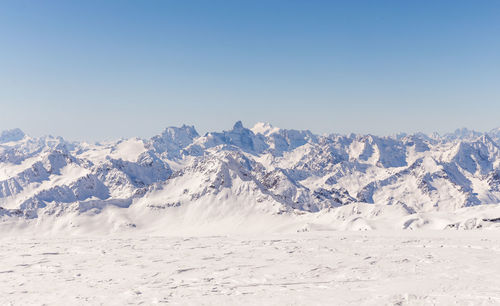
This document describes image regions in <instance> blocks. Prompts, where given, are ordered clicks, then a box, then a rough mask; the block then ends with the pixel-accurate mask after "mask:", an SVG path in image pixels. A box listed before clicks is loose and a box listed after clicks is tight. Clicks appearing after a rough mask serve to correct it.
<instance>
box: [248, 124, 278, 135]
mask: <svg viewBox="0 0 500 306" xmlns="http://www.w3.org/2000/svg"><path fill="white" fill-rule="evenodd" d="M251 130H252V132H254V134H262V135H264V136H269V135H271V134H275V133H278V132H279V130H280V129H279V128H277V127H274V126H272V125H271V124H270V123H268V122H257V123H256V124H255V125H254V126H253V127H252V128H251Z"/></svg>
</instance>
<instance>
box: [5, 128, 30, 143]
mask: <svg viewBox="0 0 500 306" xmlns="http://www.w3.org/2000/svg"><path fill="white" fill-rule="evenodd" d="M25 136H26V135H25V134H24V132H23V131H21V130H20V129H17V128H16V129H11V130H6V131H2V132H1V133H0V143H6V142H12V141H19V140H22V139H23V138H24V137H25Z"/></svg>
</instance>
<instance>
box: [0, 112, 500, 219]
mask: <svg viewBox="0 0 500 306" xmlns="http://www.w3.org/2000/svg"><path fill="white" fill-rule="evenodd" d="M499 186H500V129H496V130H492V131H490V132H488V133H480V132H475V131H470V130H467V129H459V130H456V131H455V132H454V133H451V134H445V135H443V136H439V135H437V134H433V135H431V136H427V135H424V134H421V133H419V134H413V135H406V134H399V135H397V136H391V137H379V136H374V135H355V134H351V135H338V134H332V135H328V136H326V135H323V136H321V135H315V134H313V133H311V132H310V131H299V130H288V129H280V128H277V127H274V126H272V125H270V124H268V123H258V124H256V125H255V126H254V127H253V128H251V129H249V128H246V127H244V126H243V124H242V122H240V121H238V122H236V124H235V125H234V126H233V128H232V129H231V130H227V131H222V132H210V133H207V134H205V135H199V134H198V132H197V131H196V130H195V128H194V127H193V126H186V125H184V126H182V127H168V128H166V129H165V130H164V131H163V132H162V133H161V134H159V135H157V136H154V137H152V138H151V139H138V138H131V139H123V140H119V141H114V142H107V143H100V144H87V143H79V142H68V141H66V140H64V139H62V138H60V137H51V136H47V137H41V138H33V137H30V136H28V135H25V134H24V133H23V132H22V131H21V130H19V129H14V130H9V131H4V132H1V133H0V216H2V218H4V219H5V220H7V219H9V218H22V219H34V218H38V217H40V216H42V215H49V216H63V215H65V214H68V213H75V212H77V213H88V212H89V211H92V212H93V213H95V214H99V213H100V212H101V211H102V210H103V209H105V208H106V207H108V206H112V207H121V208H124V209H135V211H141V210H144V211H164V210H167V211H170V210H171V209H174V208H176V207H198V209H200V210H206V211H207V212H208V211H213V213H214V214H215V213H216V211H218V210H217V209H216V210H214V207H219V208H221V207H224V211H233V210H258V211H261V212H265V213H267V214H282V213H290V212H294V213H300V212H318V211H323V210H328V209H332V208H336V207H340V206H345V205H349V204H353V203H370V204H377V205H397V206H399V207H404V209H405V211H407V212H410V213H414V212H429V211H454V210H457V209H459V208H462V207H469V206H475V205H479V204H496V203H500V188H499Z"/></svg>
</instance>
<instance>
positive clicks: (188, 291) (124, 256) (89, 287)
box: [0, 231, 500, 306]
mask: <svg viewBox="0 0 500 306" xmlns="http://www.w3.org/2000/svg"><path fill="white" fill-rule="evenodd" d="M0 241H1V243H2V249H1V252H0V254H1V260H0V277H1V282H0V293H1V294H0V304H1V305H154V304H172V305H377V306H378V305H498V304H500V289H499V288H500V278H499V277H498V275H499V274H500V256H499V253H500V236H499V235H498V232H495V231H467V232H465V231H430V232H429V231H396V232H394V231H391V232H385V231H367V232H359V231H336V232H321V231H317V232H314V233H295V234H269V233H267V234H263V235H251V236H246V235H231V236H205V237H202V236H195V237H167V236H136V235H133V234H132V235H122V236H92V237H67V236H66V237H51V238H40V237H32V238H30V237H26V236H25V237H21V238H20V237H16V236H11V237H4V238H2V239H1V240H0Z"/></svg>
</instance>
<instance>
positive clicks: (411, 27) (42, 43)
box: [0, 0, 500, 140]
mask: <svg viewBox="0 0 500 306" xmlns="http://www.w3.org/2000/svg"><path fill="white" fill-rule="evenodd" d="M0 105H1V108H0V129H7V128H12V127H19V128H21V129H23V130H25V131H26V132H28V133H30V134H32V135H35V136H38V135H43V134H54V135H61V136H63V137H66V138H69V139H85V140H100V139H110V138H117V137H122V136H123V137H128V136H142V137H149V136H152V135H154V134H157V133H159V132H160V131H161V130H162V129H163V128H164V127H165V126H169V125H180V124H182V123H187V124H194V125H195V126H196V127H197V129H198V130H199V131H200V132H206V131H209V130H222V129H229V128H231V126H232V125H233V123H234V122H235V121H236V120H240V119H241V120H242V121H243V123H244V124H245V125H247V126H251V125H253V124H254V123H255V122H257V121H268V122H271V123H273V124H274V125H277V126H280V127H285V128H299V129H305V128H308V129H311V130H312V131H314V132H317V133H326V132H340V133H348V132H362V133H366V132H369V133H373V134H390V133H394V132H397V131H406V132H414V131H423V132H431V131H438V132H445V131H452V130H454V129H455V128H457V127H463V126H465V127H469V128H473V129H477V130H489V129H491V128H494V127H497V126H500V1H494V0H492V1H437V0H434V1H342V2H340V1H339V2H336V1H290V0H288V1H273V0H268V1H238V0H236V1H213V0H210V1H208V0H203V1H201V0H200V1H147V0H144V1H122V0H120V1H101V0H100V1H89V0H85V1H84V0H82V1H23V0H15V1H14V0H13V1H1V2H0Z"/></svg>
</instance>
